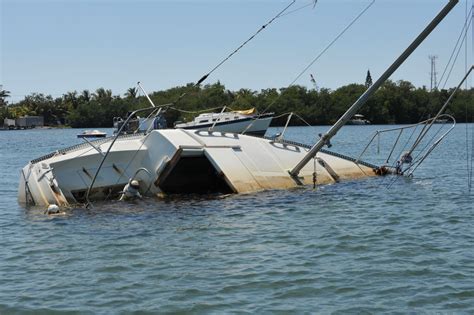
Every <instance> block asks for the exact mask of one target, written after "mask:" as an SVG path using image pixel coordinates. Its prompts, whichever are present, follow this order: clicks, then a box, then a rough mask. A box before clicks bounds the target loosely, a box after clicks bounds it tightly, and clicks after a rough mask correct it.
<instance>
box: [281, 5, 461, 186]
mask: <svg viewBox="0 0 474 315" xmlns="http://www.w3.org/2000/svg"><path fill="white" fill-rule="evenodd" d="M458 1H459V0H449V3H448V4H446V6H445V7H444V8H443V9H442V10H441V11H440V12H439V13H438V15H437V16H436V17H435V18H434V19H433V20H432V21H431V22H430V24H428V26H427V27H426V28H425V29H424V30H423V31H422V32H421V33H420V35H418V37H417V38H415V40H414V41H413V42H412V43H411V44H410V46H408V48H407V49H406V50H405V51H404V52H403V53H402V54H401V55H400V56H399V57H398V58H397V60H395V62H394V63H393V64H392V65H391V66H390V67H389V68H388V69H387V70H386V71H385V72H384V73H383V74H382V76H381V77H380V78H379V79H378V80H377V81H376V82H374V84H373V85H372V86H370V87H369V88H368V89H367V90H366V91H365V92H364V93H363V94H362V95H361V96H360V97H359V99H358V100H357V101H356V102H355V103H354V104H352V106H351V107H350V108H349V109H348V110H347V111H346V112H345V113H344V115H342V116H341V118H339V120H338V121H337V122H336V123H335V124H334V125H333V126H332V127H331V128H330V129H329V130H328V132H327V133H326V134H324V135H323V136H322V137H321V138H320V139H319V140H318V142H317V143H316V144H315V145H314V146H313V147H312V148H311V150H310V151H309V152H308V153H307V154H306V156H305V157H304V158H303V159H302V160H301V161H300V162H299V163H298V164H297V165H296V166H295V167H294V168H293V169H292V170H291V171H289V173H290V175H291V176H292V177H293V178H295V179H296V178H297V176H298V174H299V172H300V171H301V169H302V168H303V167H304V166H305V165H306V164H307V163H308V162H309V161H310V160H311V159H312V158H314V156H316V154H317V153H318V152H319V150H321V149H322V148H323V146H324V145H325V144H326V143H328V142H329V140H331V138H332V137H334V136H335V135H336V134H337V132H338V131H339V129H341V128H342V127H343V126H344V125H345V124H346V123H347V122H348V121H349V120H350V119H351V118H352V116H354V115H355V114H356V113H357V112H358V111H359V109H360V108H361V107H362V106H363V105H364V104H365V103H366V102H367V99H368V98H369V97H370V96H371V95H372V94H374V93H375V91H377V90H378V88H379V87H380V86H381V85H382V84H383V83H384V82H385V81H386V80H387V79H388V78H389V77H390V76H391V75H392V74H393V73H394V72H395V71H396V70H397V69H398V68H399V67H400V65H402V63H403V62H404V61H405V60H406V59H407V58H408V57H409V56H410V55H411V53H412V52H413V51H415V49H416V48H417V47H418V46H419V45H420V44H421V43H422V42H423V41H424V40H425V39H426V37H428V35H429V34H430V33H431V32H432V31H433V30H434V29H435V27H436V26H437V25H438V24H439V23H440V22H441V21H442V20H443V19H444V18H445V17H446V15H448V13H449V12H450V11H451V10H452V9H453V8H454V6H455V5H456V4H457V3H458ZM296 181H297V182H299V181H298V180H296Z"/></svg>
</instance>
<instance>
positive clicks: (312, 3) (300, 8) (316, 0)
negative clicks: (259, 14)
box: [280, 0, 318, 17]
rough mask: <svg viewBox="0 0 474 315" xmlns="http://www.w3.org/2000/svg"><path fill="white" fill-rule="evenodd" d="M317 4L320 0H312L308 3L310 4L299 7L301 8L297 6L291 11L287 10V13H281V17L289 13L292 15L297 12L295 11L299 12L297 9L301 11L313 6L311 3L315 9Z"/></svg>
mask: <svg viewBox="0 0 474 315" xmlns="http://www.w3.org/2000/svg"><path fill="white" fill-rule="evenodd" d="M316 4H318V0H311V1H310V3H308V4H305V5H303V6H301V7H299V8H296V9H294V10H291V11H289V12H286V13H285V14H281V15H280V17H284V16H287V15H290V14H292V13H295V12H297V11H300V10H302V9H304V8H307V7H309V6H311V5H312V6H313V9H314V8H315V7H316Z"/></svg>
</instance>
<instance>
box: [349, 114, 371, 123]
mask: <svg viewBox="0 0 474 315" xmlns="http://www.w3.org/2000/svg"><path fill="white" fill-rule="evenodd" d="M347 124H348V125H370V120H368V119H366V118H365V117H364V115H361V114H355V115H354V117H352V119H351V120H349V121H348V122H347Z"/></svg>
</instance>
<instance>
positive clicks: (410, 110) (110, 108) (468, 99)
mask: <svg viewBox="0 0 474 315" xmlns="http://www.w3.org/2000/svg"><path fill="white" fill-rule="evenodd" d="M368 76H369V74H368ZM368 81H369V80H368ZM366 84H367V82H366ZM365 89H366V86H365V85H362V84H349V85H346V86H343V87H341V88H338V89H337V90H334V91H332V90H329V89H325V88H322V89H318V90H317V89H307V88H306V87H302V86H292V87H289V88H282V89H275V88H271V89H264V90H261V91H259V92H257V91H253V90H249V89H240V90H238V91H229V90H227V89H226V88H225V86H224V85H222V84H221V83H219V82H218V83H215V84H211V85H205V86H202V87H201V86H193V85H192V84H188V85H187V86H180V87H174V88H171V89H168V90H164V91H158V92H154V93H152V94H151V95H150V97H151V99H152V100H153V102H154V103H155V104H156V105H159V104H166V103H170V102H175V101H176V100H177V99H179V97H180V96H181V95H182V94H183V93H186V95H185V96H184V97H182V98H181V99H179V101H178V102H177V103H176V104H175V105H174V106H173V107H175V108H179V109H181V110H183V111H177V110H174V109H169V110H168V111H167V112H166V114H165V115H166V118H167V120H168V123H169V125H171V123H172V122H174V121H176V120H181V121H184V120H190V119H192V117H193V116H194V115H195V114H193V113H190V112H197V111H203V110H206V109H211V108H214V111H217V110H218V109H215V108H216V107H222V106H227V107H229V108H231V109H247V108H251V107H256V108H257V109H258V110H259V111H260V112H262V111H264V110H265V109H266V108H267V107H269V105H270V104H272V105H271V106H270V108H269V110H268V111H271V112H275V113H276V114H277V115H279V114H283V113H288V112H295V113H297V114H298V115H300V116H301V117H302V118H303V119H305V120H306V121H307V122H309V123H310V124H312V125H327V124H332V123H334V122H335V121H336V120H337V119H338V117H340V116H341V115H342V113H344V111H345V110H346V109H347V108H348V107H349V106H350V105H351V104H352V103H353V102H354V101H355V100H356V99H357V98H358V97H359V96H360V95H361V94H362V93H363V92H364V91H365ZM451 91H452V89H449V90H439V91H438V90H435V91H431V92H430V91H428V90H427V89H426V88H425V87H423V88H415V87H414V86H413V85H412V84H411V83H410V82H408V81H399V82H396V83H395V82H392V81H388V82H386V83H385V84H384V85H383V87H382V88H380V89H379V90H378V91H377V93H376V94H375V95H374V96H373V97H372V98H371V99H370V100H369V101H368V103H367V104H366V105H365V106H364V107H363V109H361V110H360V114H363V115H364V116H365V117H366V118H367V119H369V120H370V121H372V123H374V124H407V123H415V122H418V121H420V120H422V119H425V118H427V117H430V116H431V117H432V116H433V115H434V114H435V113H436V111H437V110H438V109H439V108H440V107H441V106H442V104H443V103H444V102H445V101H446V100H447V99H448V97H449V95H450V93H451ZM8 95H9V92H8V91H4V90H2V91H0V119H1V122H3V118H5V117H9V118H15V117H18V116H22V115H42V116H44V121H45V124H46V125H50V126H54V125H63V124H67V125H70V126H71V127H81V128H82V127H83V128H90V127H111V126H112V119H113V117H116V116H121V117H124V116H125V115H126V113H127V112H128V111H131V110H135V109H138V108H144V107H149V104H148V102H147V100H146V99H145V97H144V96H139V93H138V90H137V89H136V88H130V89H128V90H127V92H126V93H125V95H124V96H123V97H122V96H119V95H113V94H112V91H111V90H106V89H104V88H100V89H97V90H96V91H95V92H94V93H90V92H89V91H88V90H84V91H82V92H80V93H78V92H76V91H74V92H68V93H66V94H64V95H63V96H62V97H58V98H53V97H51V96H50V95H44V94H31V95H28V96H26V97H25V98H24V99H23V100H21V101H20V102H18V103H15V104H10V105H8V106H7V101H6V98H7V97H8ZM472 100H474V89H473V88H471V89H469V90H461V91H458V93H457V94H456V96H455V97H454V99H453V101H452V103H451V104H450V106H449V107H448V110H447V113H448V114H452V115H453V116H454V117H455V118H456V120H457V121H458V122H465V121H466V117H467V120H468V121H470V122H471V121H472V117H473V116H474V105H473V102H472ZM466 106H467V112H466ZM185 111H188V112H185ZM285 122H286V117H281V118H278V119H275V120H274V125H282V124H284V123H285ZM292 123H293V124H295V125H298V124H303V123H302V121H298V120H296V119H293V121H292Z"/></svg>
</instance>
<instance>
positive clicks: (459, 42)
mask: <svg viewBox="0 0 474 315" xmlns="http://www.w3.org/2000/svg"><path fill="white" fill-rule="evenodd" d="M472 10H473V8H472V7H471V10H470V11H469V13H470V14H471V13H472ZM471 22H472V15H471V17H470V18H468V19H466V20H465V21H464V26H463V28H462V29H461V33H460V34H459V37H458V39H457V41H456V44H455V45H454V48H453V51H452V52H451V56H450V57H449V60H448V63H447V64H446V67H445V68H444V70H443V74H441V78H440V79H439V82H440V83H441V82H442V81H443V79H444V76H445V75H446V71H447V70H448V68H449V66H450V65H451V61H452V65H451V69H450V71H449V73H448V76H447V78H446V80H445V82H444V85H443V89H444V88H445V86H446V83H447V82H448V79H449V76H450V75H451V72H452V70H453V67H454V64H455V63H456V61H457V58H458V56H459V52H460V51H461V48H462V43H463V41H464V37H465V36H466V32H465V30H466V29H468V28H469V26H470V25H471ZM458 46H459V47H458ZM456 51H457V52H456ZM455 54H456V57H455V59H454V60H453V57H454V55H455Z"/></svg>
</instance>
